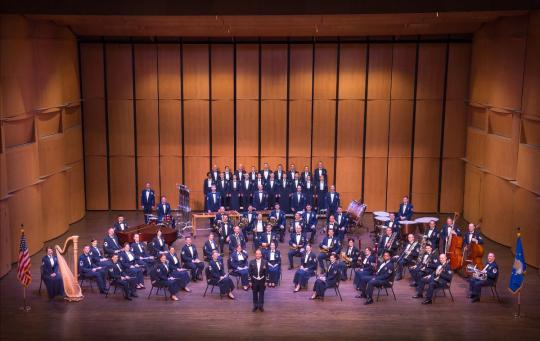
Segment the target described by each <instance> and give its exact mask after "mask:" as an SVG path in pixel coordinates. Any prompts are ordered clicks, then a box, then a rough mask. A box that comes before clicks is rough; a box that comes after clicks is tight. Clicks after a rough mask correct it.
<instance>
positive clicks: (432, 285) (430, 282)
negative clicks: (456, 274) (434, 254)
mask: <svg viewBox="0 0 540 341" xmlns="http://www.w3.org/2000/svg"><path fill="white" fill-rule="evenodd" d="M452 276H453V273H452V269H451V268H450V262H449V261H447V259H446V254H444V253H441V254H440V255H439V265H438V266H437V268H436V269H435V271H433V273H431V275H429V276H426V277H424V278H422V281H421V282H420V285H418V286H417V287H416V295H414V296H413V298H422V297H423V292H424V288H425V286H426V285H427V286H428V288H427V290H426V299H425V300H424V301H423V302H422V304H431V303H432V298H433V292H434V291H435V289H436V288H445V287H450V283H451V282H452Z"/></svg>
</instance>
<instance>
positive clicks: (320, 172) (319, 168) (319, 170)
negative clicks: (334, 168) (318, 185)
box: [313, 161, 328, 183]
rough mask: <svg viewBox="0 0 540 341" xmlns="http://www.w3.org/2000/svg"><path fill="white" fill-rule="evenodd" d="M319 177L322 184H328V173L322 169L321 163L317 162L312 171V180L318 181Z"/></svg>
mask: <svg viewBox="0 0 540 341" xmlns="http://www.w3.org/2000/svg"><path fill="white" fill-rule="evenodd" d="M321 176H322V179H323V180H324V183H328V172H327V171H326V168H324V165H323V162H322V161H319V162H317V168H316V169H315V170H314V171H313V178H314V179H320V177H321Z"/></svg>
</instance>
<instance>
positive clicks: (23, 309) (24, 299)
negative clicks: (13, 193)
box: [19, 224, 32, 313]
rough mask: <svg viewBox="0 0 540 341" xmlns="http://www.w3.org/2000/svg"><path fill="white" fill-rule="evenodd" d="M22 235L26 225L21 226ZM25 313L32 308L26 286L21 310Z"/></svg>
mask: <svg viewBox="0 0 540 341" xmlns="http://www.w3.org/2000/svg"><path fill="white" fill-rule="evenodd" d="M21 233H22V234H23V235H24V224H21ZM19 309H20V310H22V311H24V312H25V313H27V312H29V311H30V310H31V309H32V307H30V306H29V305H28V304H27V303H26V285H23V306H22V307H20V308H19Z"/></svg>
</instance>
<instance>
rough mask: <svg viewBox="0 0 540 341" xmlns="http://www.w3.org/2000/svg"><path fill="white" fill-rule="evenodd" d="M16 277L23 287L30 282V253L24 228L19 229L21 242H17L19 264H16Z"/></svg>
mask: <svg viewBox="0 0 540 341" xmlns="http://www.w3.org/2000/svg"><path fill="white" fill-rule="evenodd" d="M17 279H18V280H19V282H21V284H22V285H24V287H25V288H26V287H28V286H29V285H30V283H31V282H32V275H31V274H30V255H29V254H28V247H27V246H26V236H25V235H24V230H21V242H20V244H19V265H18V266H17Z"/></svg>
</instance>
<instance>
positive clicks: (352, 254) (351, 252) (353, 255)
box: [339, 238, 360, 280]
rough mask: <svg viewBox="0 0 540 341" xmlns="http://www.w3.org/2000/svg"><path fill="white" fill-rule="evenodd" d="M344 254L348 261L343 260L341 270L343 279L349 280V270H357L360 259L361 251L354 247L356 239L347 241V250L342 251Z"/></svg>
mask: <svg viewBox="0 0 540 341" xmlns="http://www.w3.org/2000/svg"><path fill="white" fill-rule="evenodd" d="M342 253H343V255H344V256H345V257H347V258H346V260H344V259H342V261H341V262H340V263H339V269H340V271H341V279H342V280H347V269H349V268H353V269H354V268H356V265H357V263H358V257H360V250H358V248H357V247H356V246H354V239H352V238H349V240H347V249H346V250H345V251H342Z"/></svg>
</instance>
